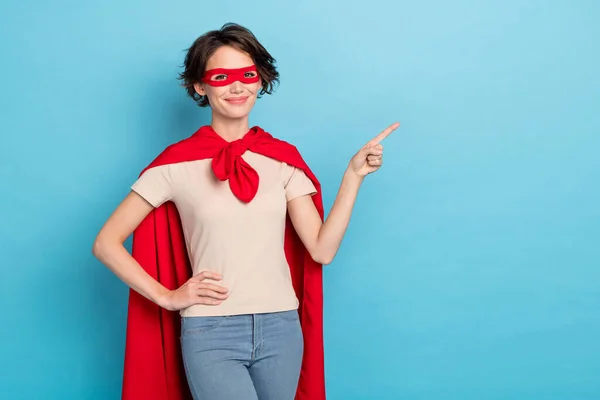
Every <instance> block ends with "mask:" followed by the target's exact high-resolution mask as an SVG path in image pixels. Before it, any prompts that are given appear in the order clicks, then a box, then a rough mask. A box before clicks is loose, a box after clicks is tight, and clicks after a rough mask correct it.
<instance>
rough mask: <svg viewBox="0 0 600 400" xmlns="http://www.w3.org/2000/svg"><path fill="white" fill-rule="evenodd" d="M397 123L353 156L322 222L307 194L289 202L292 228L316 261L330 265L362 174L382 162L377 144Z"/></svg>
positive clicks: (368, 172) (375, 167)
mask: <svg viewBox="0 0 600 400" xmlns="http://www.w3.org/2000/svg"><path fill="white" fill-rule="evenodd" d="M398 126H399V124H397V123H396V124H393V125H391V126H390V127H388V128H387V129H385V130H384V131H383V132H381V133H380V134H379V135H377V136H376V137H375V138H374V139H373V140H371V141H369V142H368V143H367V144H366V145H365V146H363V148H361V149H360V150H359V151H358V153H356V154H355V155H354V156H353V157H352V159H351V160H350V163H349V165H348V168H347V169H346V172H345V173H344V177H343V179H342V183H341V184H340V189H339V191H338V194H337V196H336V199H335V202H334V203H333V206H332V208H331V211H330V213H329V215H328V217H327V219H326V220H325V222H324V223H322V222H321V217H320V216H319V213H318V211H317V209H316V207H315V205H314V203H313V201H312V199H311V198H310V196H308V195H306V196H301V197H298V198H296V199H293V200H291V201H289V202H288V212H289V214H290V220H291V221H292V224H293V225H294V229H295V230H296V232H297V233H298V236H299V237H300V239H301V240H302V243H303V244H304V246H305V247H306V249H307V250H308V252H309V253H310V255H311V257H312V258H313V260H315V261H316V262H318V263H320V264H325V265H326V264H330V263H331V261H332V260H333V258H334V257H335V255H336V254H337V251H338V249H339V247H340V245H341V243H342V239H343V238H344V234H345V233H346V229H347V228H348V224H349V223H350V216H351V215H352V209H353V208H354V203H355V201H356V196H357V195H358V191H359V189H360V186H361V184H362V182H363V180H364V177H365V176H367V175H368V174H371V173H373V172H375V171H377V170H378V169H379V168H380V167H381V165H382V164H383V146H381V144H379V143H380V142H381V140H383V139H384V138H385V137H386V136H388V135H389V134H390V133H391V132H392V131H394V130H395V129H396V128H398Z"/></svg>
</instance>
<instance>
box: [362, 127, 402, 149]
mask: <svg viewBox="0 0 600 400" xmlns="http://www.w3.org/2000/svg"><path fill="white" fill-rule="evenodd" d="M399 126H400V122H394V123H393V124H392V125H390V126H388V127H387V128H385V129H384V130H383V131H381V133H380V134H379V135H377V136H375V137H374V138H373V139H371V140H370V141H369V143H367V146H375V145H376V144H379V142H381V141H382V140H383V139H385V138H386V137H388V135H389V134H390V133H392V132H393V131H395V130H396V129H398V127H399Z"/></svg>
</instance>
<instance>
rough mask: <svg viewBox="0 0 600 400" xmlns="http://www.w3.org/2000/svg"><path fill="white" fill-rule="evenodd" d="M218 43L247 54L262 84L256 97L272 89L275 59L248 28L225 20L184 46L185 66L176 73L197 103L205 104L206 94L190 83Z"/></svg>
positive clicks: (275, 79)
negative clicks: (199, 92)
mask: <svg viewBox="0 0 600 400" xmlns="http://www.w3.org/2000/svg"><path fill="white" fill-rule="evenodd" d="M221 46H232V47H235V48H236V49H238V50H240V51H243V52H245V53H248V54H249V55H250V57H251V58H252V60H253V61H254V64H255V65H256V69H257V71H258V74H259V75H260V78H261V80H262V88H261V90H260V93H259V95H258V97H260V95H262V94H265V93H266V94H271V93H272V92H273V89H274V85H275V84H276V83H279V72H277V69H276V67H275V59H274V58H273V57H272V56H271V54H269V52H268V51H267V50H266V49H265V48H264V47H263V46H262V45H261V44H260V42H259V41H258V39H256V37H255V36H254V34H253V33H252V32H250V30H248V29H247V28H244V27H243V26H240V25H238V24H234V23H227V24H225V25H223V26H222V27H221V29H219V30H214V31H209V32H206V33H205V34H203V35H202V36H200V37H199V38H198V39H196V40H195V41H194V43H193V44H192V46H191V47H190V48H189V49H187V54H186V56H185V61H184V65H183V66H184V67H185V70H184V71H183V72H182V73H180V74H179V77H178V79H179V80H181V81H183V83H182V86H183V87H185V88H186V90H187V93H188V95H189V96H190V97H191V98H193V99H194V100H195V101H196V103H198V105H199V106H200V107H206V106H208V105H209V104H208V98H207V97H206V96H200V95H199V94H198V93H196V90H195V89H194V84H195V83H198V82H200V79H201V78H202V75H203V74H204V71H205V68H206V62H207V61H208V59H209V58H210V57H211V56H212V55H213V54H214V52H215V51H216V50H217V49H218V48H219V47H221Z"/></svg>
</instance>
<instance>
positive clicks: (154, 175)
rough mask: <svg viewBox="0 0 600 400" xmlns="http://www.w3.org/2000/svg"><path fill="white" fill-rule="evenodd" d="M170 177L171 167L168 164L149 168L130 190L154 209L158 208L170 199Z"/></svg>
mask: <svg viewBox="0 0 600 400" xmlns="http://www.w3.org/2000/svg"><path fill="white" fill-rule="evenodd" d="M171 175H172V174H171V167H170V165H168V164H167V165H161V166H158V167H153V168H149V169H147V170H146V171H144V173H143V174H142V175H141V176H140V177H139V178H138V180H137V181H135V182H134V183H133V185H131V190H133V191H134V192H136V193H138V194H139V195H140V196H142V197H143V198H144V199H146V201H147V202H148V203H150V204H152V205H153V206H154V207H160V206H161V205H162V204H163V203H164V202H166V201H168V200H171V198H172V191H173V189H172V179H171Z"/></svg>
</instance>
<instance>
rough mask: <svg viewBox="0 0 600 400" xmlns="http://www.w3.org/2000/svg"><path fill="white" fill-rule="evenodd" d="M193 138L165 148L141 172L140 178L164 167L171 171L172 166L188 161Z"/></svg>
mask: <svg viewBox="0 0 600 400" xmlns="http://www.w3.org/2000/svg"><path fill="white" fill-rule="evenodd" d="M192 139H193V138H192V137H188V138H185V139H182V140H180V141H178V142H175V143H172V144H170V145H169V146H167V147H165V148H164V149H163V150H162V151H161V152H160V153H159V154H158V155H157V156H156V157H155V158H154V159H153V160H152V162H150V164H148V165H147V166H146V167H145V168H144V169H143V170H142V171H141V172H140V176H141V175H142V174H143V173H144V172H146V171H147V170H149V169H155V168H159V167H162V168H163V169H167V170H169V169H170V168H171V166H172V165H174V164H177V163H180V162H182V161H186V160H187V159H188V158H189V157H188V153H189V149H190V147H191V146H190V145H191V144H192Z"/></svg>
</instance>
